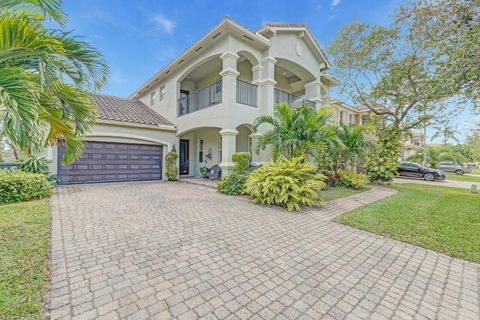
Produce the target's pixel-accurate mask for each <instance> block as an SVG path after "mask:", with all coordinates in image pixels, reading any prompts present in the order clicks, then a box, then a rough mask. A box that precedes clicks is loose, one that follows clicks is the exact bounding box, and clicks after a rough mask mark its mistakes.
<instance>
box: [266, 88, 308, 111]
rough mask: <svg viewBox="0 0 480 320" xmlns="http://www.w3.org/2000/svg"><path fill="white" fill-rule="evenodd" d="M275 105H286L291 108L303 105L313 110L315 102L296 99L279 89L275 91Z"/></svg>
mask: <svg viewBox="0 0 480 320" xmlns="http://www.w3.org/2000/svg"><path fill="white" fill-rule="evenodd" d="M275 103H286V104H288V105H289V106H290V107H292V108H294V107H296V106H299V105H303V104H306V105H310V106H312V107H313V108H315V102H313V101H310V100H308V99H305V98H302V97H297V96H295V95H293V94H291V93H288V92H286V91H283V90H280V89H275Z"/></svg>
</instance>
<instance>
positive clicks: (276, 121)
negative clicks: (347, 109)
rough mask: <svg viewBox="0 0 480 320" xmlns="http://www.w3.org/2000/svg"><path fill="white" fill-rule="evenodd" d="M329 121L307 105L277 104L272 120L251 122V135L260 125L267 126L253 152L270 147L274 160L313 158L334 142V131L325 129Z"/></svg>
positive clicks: (326, 113) (322, 112)
mask: <svg viewBox="0 0 480 320" xmlns="http://www.w3.org/2000/svg"><path fill="white" fill-rule="evenodd" d="M330 117H331V115H330V113H329V111H328V110H326V109H320V110H317V111H316V110H315V109H314V108H312V107H311V106H308V105H302V106H298V107H296V108H291V107H290V106H289V105H288V104H277V105H276V106H275V109H274V112H273V116H269V115H262V116H260V117H258V118H257V119H255V122H254V130H255V131H256V130H258V128H259V127H260V126H262V125H268V126H269V130H268V131H266V132H265V133H264V134H263V135H262V136H261V137H260V138H259V140H258V143H257V150H256V151H257V152H258V151H259V150H260V149H262V150H265V148H266V147H267V146H268V145H270V146H272V156H273V159H274V160H277V159H278V158H279V157H280V156H281V155H286V156H287V157H288V158H290V159H291V158H293V157H294V156H299V155H312V156H315V155H316V154H317V153H319V152H321V151H322V150H323V151H324V150H325V149H326V148H327V147H328V146H329V145H331V144H332V143H333V140H334V139H335V131H334V130H332V127H331V126H329V125H328V122H329V119H330Z"/></svg>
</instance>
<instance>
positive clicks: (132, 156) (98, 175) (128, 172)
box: [59, 141, 162, 184]
mask: <svg viewBox="0 0 480 320" xmlns="http://www.w3.org/2000/svg"><path fill="white" fill-rule="evenodd" d="M64 155H65V147H64V146H60V147H59V164H60V163H61V159H63V157H64ZM59 176H60V179H61V182H62V183H63V184H72V183H87V182H114V181H134V180H158V179H161V178H162V147H161V146H156V145H140V144H127V143H112V142H96V141H89V142H86V144H85V151H84V154H83V155H82V157H81V158H80V159H79V160H78V161H77V162H75V163H74V164H72V165H69V166H64V167H62V166H60V165H59Z"/></svg>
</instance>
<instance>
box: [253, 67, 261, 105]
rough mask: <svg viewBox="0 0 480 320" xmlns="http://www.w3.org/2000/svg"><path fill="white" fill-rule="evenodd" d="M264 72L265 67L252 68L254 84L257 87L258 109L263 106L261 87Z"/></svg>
mask: <svg viewBox="0 0 480 320" xmlns="http://www.w3.org/2000/svg"><path fill="white" fill-rule="evenodd" d="M262 70H263V67H262V65H260V64H257V65H256V66H253V67H252V83H253V84H255V85H257V107H260V106H261V104H262V87H261V86H260V83H261V81H260V79H261V78H262Z"/></svg>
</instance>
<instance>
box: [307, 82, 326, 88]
mask: <svg viewBox="0 0 480 320" xmlns="http://www.w3.org/2000/svg"><path fill="white" fill-rule="evenodd" d="M315 85H318V86H322V82H321V81H320V80H313V81H310V82H308V83H305V88H308V87H312V86H315Z"/></svg>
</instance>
